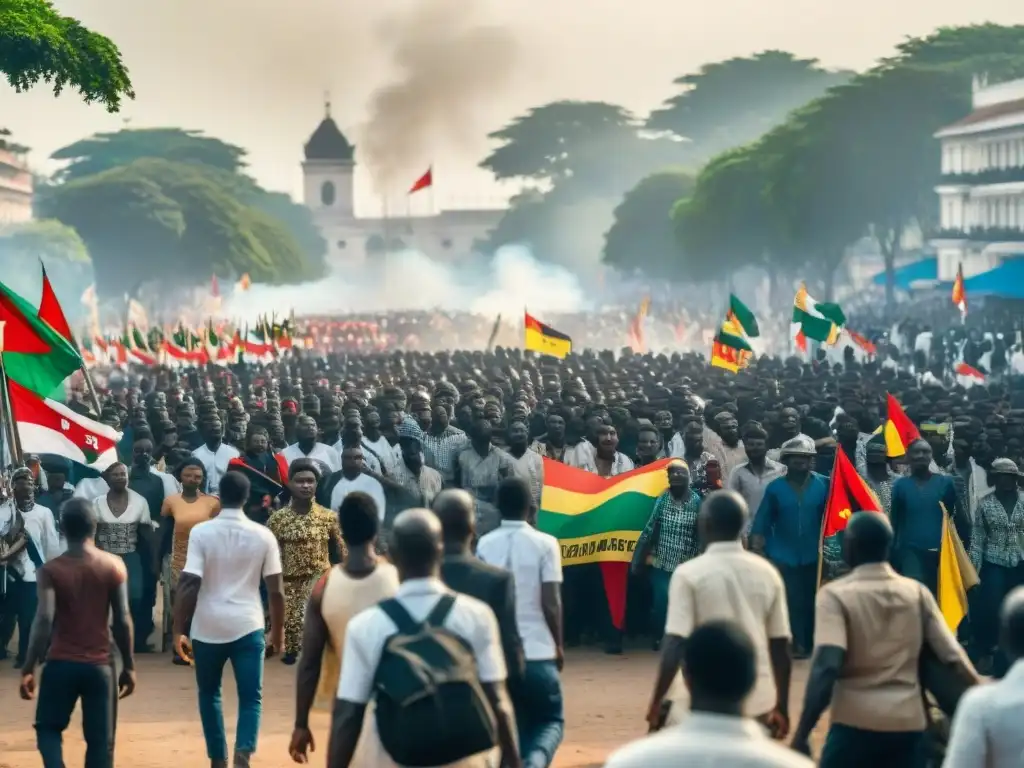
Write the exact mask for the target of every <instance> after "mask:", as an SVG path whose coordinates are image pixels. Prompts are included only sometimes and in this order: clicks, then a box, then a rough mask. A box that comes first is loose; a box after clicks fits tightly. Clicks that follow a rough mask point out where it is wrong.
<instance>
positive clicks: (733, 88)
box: [647, 50, 852, 160]
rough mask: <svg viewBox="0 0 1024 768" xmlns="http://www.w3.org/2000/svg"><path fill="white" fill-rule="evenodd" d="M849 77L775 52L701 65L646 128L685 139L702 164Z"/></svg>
mask: <svg viewBox="0 0 1024 768" xmlns="http://www.w3.org/2000/svg"><path fill="white" fill-rule="evenodd" d="M851 76H852V73H851V72H833V71H829V70H825V69H822V68H821V67H820V66H819V65H818V62H817V61H816V60H814V59H798V58H797V57H795V56H794V55H793V54H791V53H788V52H786V51H774V50H773V51H762V52H761V53H758V54H755V55H754V56H750V57H742V58H733V59H728V60H726V61H719V62H715V63H713V64H705V65H704V66H703V67H701V68H700V69H699V70H698V71H697V72H695V73H693V74H689V75H683V76H682V77H680V78H678V79H677V80H676V81H675V84H676V85H679V86H682V88H683V90H682V92H681V93H679V94H677V95H675V96H673V97H672V98H670V99H668V100H667V101H666V102H665V105H664V106H663V107H662V108H661V109H658V110H655V111H654V112H652V113H651V115H650V117H649V118H648V120H647V127H648V128H649V129H650V130H653V131H671V132H673V133H675V134H677V135H679V136H684V137H686V138H687V139H689V140H690V142H692V145H693V150H694V151H695V153H696V155H697V156H699V157H700V158H701V159H704V160H706V159H708V158H710V157H712V156H713V155H715V154H717V153H718V152H722V151H724V150H727V149H730V148H732V147H739V146H742V145H744V144H748V143H750V142H752V141H756V140H757V139H759V138H760V137H761V136H762V135H764V134H765V133H766V132H767V131H769V130H770V129H772V128H774V127H775V126H777V125H779V124H780V123H782V122H783V121H784V120H785V119H786V116H787V115H788V114H789V113H790V112H791V111H792V110H794V109H796V108H797V107H800V106H802V105H804V104H806V103H807V102H808V101H811V100H812V99H814V98H817V97H818V96H820V95H822V94H823V93H824V92H825V91H826V90H828V89H829V88H832V87H834V86H836V85H840V84H842V83H844V82H846V81H848V80H849V79H850V77H851Z"/></svg>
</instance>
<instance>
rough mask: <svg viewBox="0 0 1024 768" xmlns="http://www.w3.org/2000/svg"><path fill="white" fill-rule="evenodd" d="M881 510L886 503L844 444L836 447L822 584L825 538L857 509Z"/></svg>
mask: <svg viewBox="0 0 1024 768" xmlns="http://www.w3.org/2000/svg"><path fill="white" fill-rule="evenodd" d="M861 511H867V512H881V511H882V504H881V501H880V500H879V499H878V497H877V496H876V495H875V492H874V491H872V490H871V488H870V486H868V484H867V483H866V482H865V481H864V478H862V477H861V476H860V475H859V474H857V470H856V469H854V466H853V462H851V461H850V458H849V457H848V456H847V455H846V451H844V450H843V449H842V447H837V448H836V460H835V464H833V466H832V482H831V484H830V486H829V490H828V501H826V502H825V515H824V517H823V518H822V521H821V548H820V551H821V553H822V554H821V559H820V560H819V562H818V584H819V585H820V584H821V578H822V563H823V562H824V560H825V540H826V539H828V538H830V537H832V536H835V535H836V534H838V533H841V532H842V531H844V530H845V529H846V524H847V523H848V522H849V520H850V517H851V516H853V515H854V514H856V513H857V512H861Z"/></svg>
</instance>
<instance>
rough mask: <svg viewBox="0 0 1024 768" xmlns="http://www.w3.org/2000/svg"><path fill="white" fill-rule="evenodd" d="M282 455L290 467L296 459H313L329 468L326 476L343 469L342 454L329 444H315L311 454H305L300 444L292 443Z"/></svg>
mask: <svg viewBox="0 0 1024 768" xmlns="http://www.w3.org/2000/svg"><path fill="white" fill-rule="evenodd" d="M281 455H282V456H284V460H285V461H287V462H288V466H289V467H290V466H291V465H292V462H293V461H295V460H296V459H312V460H313V461H315V462H318V463H320V464H322V465H323V466H325V467H327V469H328V470H329V471H328V472H327V473H326V475H329V474H331V473H333V472H337V471H338V470H340V469H341V454H340V453H338V452H337V451H336V450H335V449H334V448H332V447H331V446H329V445H328V444H327V443H314V444H313V448H312V450H310V452H309V453H303V451H302V449H301V448H299V444H298V443H292V444H291V445H289V446H288V447H287V448H285V449H284V450H283V451H281Z"/></svg>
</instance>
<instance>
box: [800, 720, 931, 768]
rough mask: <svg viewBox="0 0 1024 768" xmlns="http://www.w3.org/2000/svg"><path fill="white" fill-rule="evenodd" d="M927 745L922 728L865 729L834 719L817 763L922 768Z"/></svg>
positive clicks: (824, 767) (822, 766) (834, 767)
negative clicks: (887, 730)
mask: <svg viewBox="0 0 1024 768" xmlns="http://www.w3.org/2000/svg"><path fill="white" fill-rule="evenodd" d="M926 746H927V743H926V741H925V736H924V733H923V732H921V731H893V732H882V731H865V730H863V729H861V728H854V727H852V726H849V725H841V724H839V723H833V724H832V726H831V727H830V728H829V729H828V736H827V737H826V738H825V746H824V747H823V748H822V750H821V758H820V762H819V763H818V765H819V768H864V766H871V767H872V768H923V766H924V764H925V757H926Z"/></svg>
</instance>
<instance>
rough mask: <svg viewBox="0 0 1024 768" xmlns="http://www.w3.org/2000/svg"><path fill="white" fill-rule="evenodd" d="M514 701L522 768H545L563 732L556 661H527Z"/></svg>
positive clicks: (549, 763)
mask: <svg viewBox="0 0 1024 768" xmlns="http://www.w3.org/2000/svg"><path fill="white" fill-rule="evenodd" d="M514 703H515V710H516V723H517V725H518V726H519V747H520V752H521V753H522V757H523V768H548V766H549V765H551V761H552V760H554V759H555V752H556V751H557V750H558V746H559V745H560V744H561V743H562V737H563V736H564V734H565V716H564V714H563V711H562V683H561V680H560V679H559V676H558V668H557V667H556V666H555V662H553V661H528V662H526V675H525V676H524V677H523V681H522V684H521V685H519V686H517V689H516V697H515V702H514Z"/></svg>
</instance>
